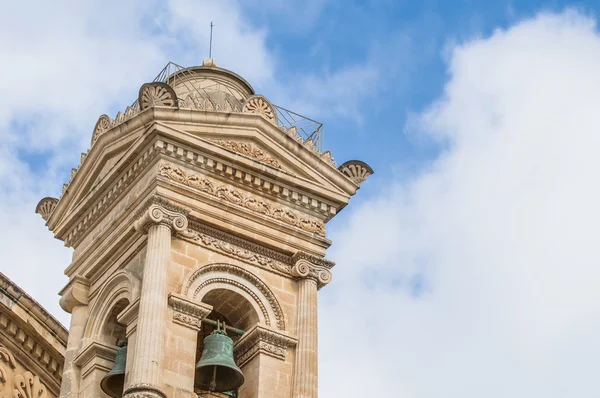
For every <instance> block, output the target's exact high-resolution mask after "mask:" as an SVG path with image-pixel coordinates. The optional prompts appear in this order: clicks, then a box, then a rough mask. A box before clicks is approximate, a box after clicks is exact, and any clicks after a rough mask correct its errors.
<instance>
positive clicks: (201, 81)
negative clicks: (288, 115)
mask: <svg viewBox="0 0 600 398" xmlns="http://www.w3.org/2000/svg"><path fill="white" fill-rule="evenodd" d="M163 81H164V82H165V83H167V84H168V85H169V86H171V87H172V88H173V90H174V91H175V94H176V95H177V98H178V99H179V105H180V106H181V107H184V108H195V109H206V110H223V111H237V112H241V110H242V104H243V102H244V101H245V100H246V98H248V97H250V96H252V95H254V89H253V88H252V86H251V85H250V83H248V82H247V81H246V80H244V78H242V77H241V76H239V75H238V74H236V73H234V72H231V71H229V70H227V69H223V68H219V67H218V66H217V64H216V62H215V61H214V60H213V59H210V58H209V59H207V60H205V61H204V62H203V63H202V66H193V67H189V68H179V69H178V70H176V71H175V72H174V73H172V74H170V75H169V76H168V77H166V78H165V80H163Z"/></svg>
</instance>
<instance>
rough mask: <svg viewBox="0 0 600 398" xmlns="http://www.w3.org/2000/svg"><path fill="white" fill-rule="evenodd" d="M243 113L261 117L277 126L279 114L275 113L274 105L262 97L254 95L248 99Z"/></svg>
mask: <svg viewBox="0 0 600 398" xmlns="http://www.w3.org/2000/svg"><path fill="white" fill-rule="evenodd" d="M242 112H243V113H254V114H256V115H261V116H262V117H264V118H265V119H267V120H268V121H269V122H271V123H273V124H274V125H275V126H277V112H275V108H274V107H273V105H271V103H270V102H269V100H267V99H266V98H265V97H263V96H262V95H253V96H251V97H248V99H247V100H246V102H244V107H243V109H242Z"/></svg>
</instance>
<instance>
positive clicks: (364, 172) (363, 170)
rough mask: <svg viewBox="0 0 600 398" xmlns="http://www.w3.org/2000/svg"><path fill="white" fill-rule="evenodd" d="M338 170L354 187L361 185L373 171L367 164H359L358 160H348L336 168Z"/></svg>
mask: <svg viewBox="0 0 600 398" xmlns="http://www.w3.org/2000/svg"><path fill="white" fill-rule="evenodd" d="M338 170H339V171H341V172H342V174H344V175H345V176H346V177H348V178H349V179H350V180H352V182H354V183H355V184H356V185H360V184H362V183H363V182H364V181H365V180H366V179H367V177H368V176H370V175H371V174H373V173H374V172H373V169H372V168H371V167H370V166H369V165H368V164H366V163H365V162H361V161H360V160H349V161H347V162H344V164H342V165H341V166H340V167H338Z"/></svg>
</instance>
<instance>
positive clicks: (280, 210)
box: [158, 163, 325, 236]
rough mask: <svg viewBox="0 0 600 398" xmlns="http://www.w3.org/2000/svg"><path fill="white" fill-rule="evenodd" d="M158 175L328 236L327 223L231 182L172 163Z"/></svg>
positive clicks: (159, 167) (164, 167)
mask: <svg viewBox="0 0 600 398" xmlns="http://www.w3.org/2000/svg"><path fill="white" fill-rule="evenodd" d="M158 172H159V175H161V176H163V177H166V178H168V179H170V180H172V181H176V182H179V183H181V184H184V185H187V186H189V187H191V188H194V189H196V190H198V191H200V192H204V193H206V194H208V195H211V196H214V197H217V198H219V199H223V200H225V201H226V202H228V203H231V204H234V205H237V206H240V207H244V208H246V209H248V210H250V211H252V212H254V213H258V214H261V215H265V216H268V217H269V218H272V219H274V220H278V221H282V222H284V223H286V224H288V225H291V226H294V227H297V228H300V229H302V230H304V231H307V232H312V233H314V234H317V235H319V236H325V224H324V223H323V222H321V221H318V220H316V219H314V218H311V217H307V216H303V215H301V214H300V213H298V212H296V211H294V210H292V209H290V208H287V207H282V206H277V205H276V204H274V203H271V202H268V201H266V200H264V199H262V198H259V197H258V198H257V197H255V196H253V195H250V194H246V193H242V192H240V191H238V190H237V189H235V188H233V187H231V186H229V185H221V184H219V183H217V182H216V181H213V180H212V179H209V178H207V177H204V176H202V175H197V174H193V173H189V172H187V171H186V170H184V169H182V168H180V167H177V166H175V165H173V164H170V163H160V164H159V166H158Z"/></svg>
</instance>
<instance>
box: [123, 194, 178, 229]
mask: <svg viewBox="0 0 600 398" xmlns="http://www.w3.org/2000/svg"><path fill="white" fill-rule="evenodd" d="M188 213H189V211H188V210H186V209H183V208H180V207H178V206H175V205H173V204H171V203H170V202H169V201H168V200H166V199H163V198H161V197H153V198H152V199H150V200H149V201H148V202H147V203H146V205H145V206H144V208H143V209H142V211H140V212H139V213H138V217H139V218H138V220H137V221H136V222H135V224H134V227H135V229H136V231H138V232H139V233H141V234H146V233H148V229H149V228H150V227H151V226H153V225H165V226H167V227H168V228H169V229H171V230H172V231H173V233H177V232H182V231H185V230H187V226H188V220H187V214H188Z"/></svg>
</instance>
